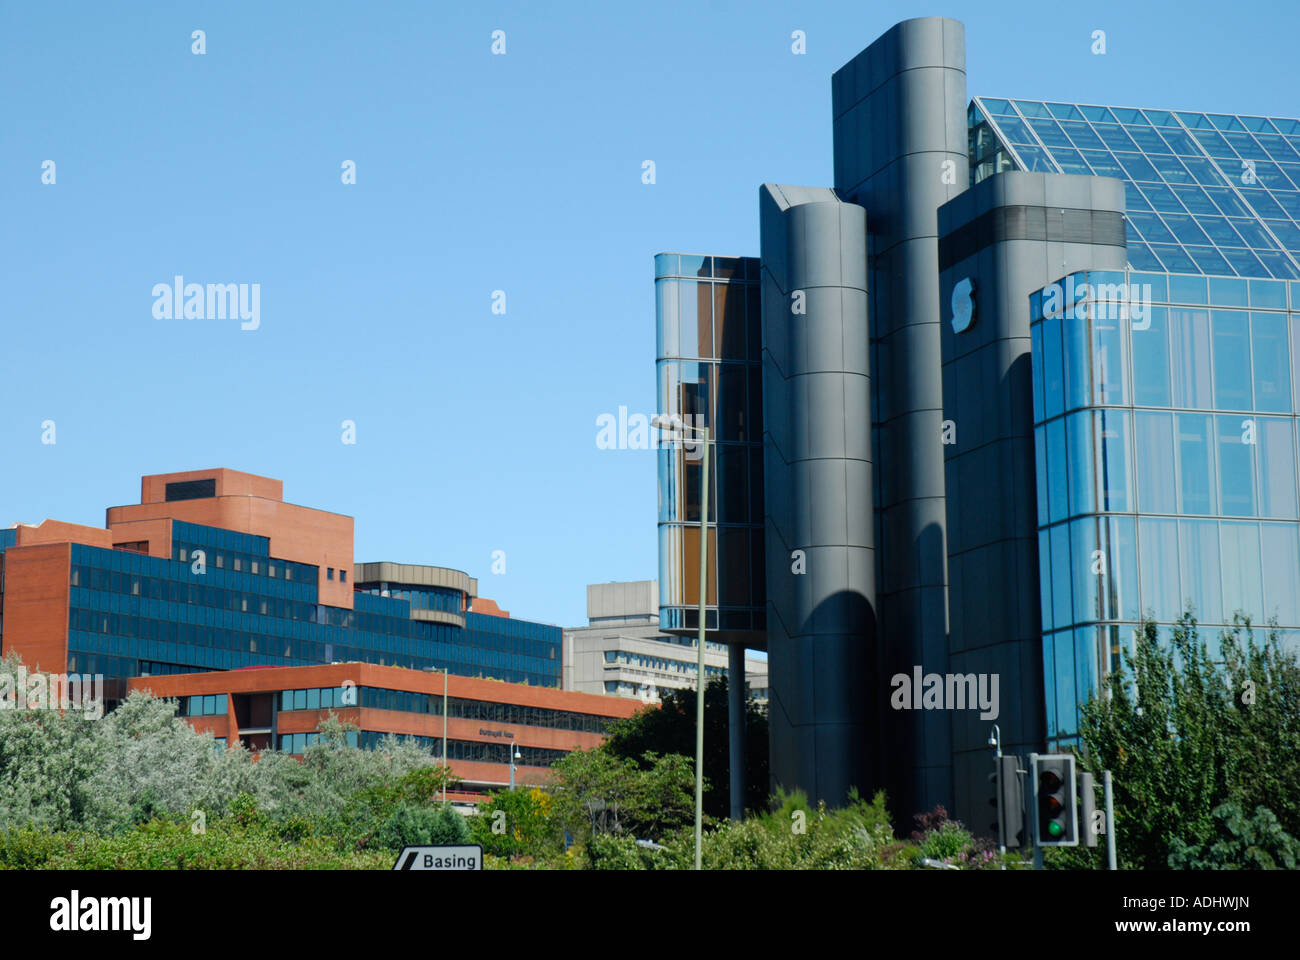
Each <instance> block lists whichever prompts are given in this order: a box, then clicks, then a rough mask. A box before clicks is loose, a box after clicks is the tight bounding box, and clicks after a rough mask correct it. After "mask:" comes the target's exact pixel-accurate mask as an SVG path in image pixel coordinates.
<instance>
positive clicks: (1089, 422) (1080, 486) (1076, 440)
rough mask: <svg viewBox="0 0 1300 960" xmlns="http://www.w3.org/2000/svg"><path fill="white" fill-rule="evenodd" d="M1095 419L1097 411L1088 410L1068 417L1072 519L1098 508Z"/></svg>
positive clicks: (1067, 436)
mask: <svg viewBox="0 0 1300 960" xmlns="http://www.w3.org/2000/svg"><path fill="white" fill-rule="evenodd" d="M1093 417H1094V412H1093V411H1091V410H1084V411H1081V412H1079V413H1072V414H1070V415H1069V416H1067V417H1066V418H1065V419H1066V438H1067V442H1068V443H1069V470H1068V473H1069V478H1070V501H1069V502H1070V506H1069V512H1070V516H1078V515H1079V514H1081V513H1093V512H1095V511H1096V509H1097V503H1096V500H1095V499H1094V496H1093V491H1094V484H1095V483H1096V482H1097V478H1096V469H1095V467H1094V465H1093V458H1092V451H1093V442H1094V440H1093Z"/></svg>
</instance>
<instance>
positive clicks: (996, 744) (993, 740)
mask: <svg viewBox="0 0 1300 960" xmlns="http://www.w3.org/2000/svg"><path fill="white" fill-rule="evenodd" d="M989 746H990V747H992V748H993V770H994V772H995V774H996V779H995V780H994V782H993V789H994V790H995V791H996V792H995V793H994V796H995V797H997V802H998V852H999V853H1000V854H1002V856H1003V857H1005V856H1006V854H1007V830H1006V822H1007V815H1006V811H1005V810H1003V809H1002V798H1003V797H1004V796H1005V795H1006V794H1005V793H1004V792H1003V790H1002V731H1001V729H999V728H998V725H997V724H996V723H995V724H993V732H992V733H990V734H989ZM1002 869H1003V870H1005V869H1006V864H1005V863H1004V864H1003V865H1002Z"/></svg>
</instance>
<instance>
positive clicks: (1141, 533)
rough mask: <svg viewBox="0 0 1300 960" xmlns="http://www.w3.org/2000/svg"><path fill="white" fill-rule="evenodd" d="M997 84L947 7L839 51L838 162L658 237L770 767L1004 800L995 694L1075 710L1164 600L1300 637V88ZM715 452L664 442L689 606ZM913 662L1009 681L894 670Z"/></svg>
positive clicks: (718, 574) (673, 365)
mask: <svg viewBox="0 0 1300 960" xmlns="http://www.w3.org/2000/svg"><path fill="white" fill-rule="evenodd" d="M966 84H967V76H966V60H965V33H964V28H963V27H962V25H961V24H960V23H958V22H956V21H954V20H950V19H946V18H923V19H918V20H909V21H905V22H903V23H900V24H898V25H896V26H895V27H893V28H892V29H890V30H889V31H887V32H886V33H885V34H884V35H883V36H881V37H880V38H879V39H878V40H876V41H875V42H874V43H872V44H871V45H870V46H869V47H867V49H865V50H864V51H863V52H862V53H860V54H859V55H858V56H856V57H854V58H853V59H852V60H851V61H850V62H849V63H847V64H846V65H845V66H844V67H842V68H841V69H840V70H838V71H836V73H835V74H834V76H833V77H832V78H831V114H832V118H833V123H832V126H833V137H834V184H833V186H832V187H827V186H800V187H792V186H785V185H776V184H764V185H762V186H760V188H759V222H760V236H759V237H758V238H756V240H757V245H758V247H759V251H760V256H759V257H758V258H745V257H709V256H699V255H686V254H673V253H665V254H660V255H657V256H656V257H655V287H656V310H657V317H656V322H657V327H658V330H659V338H658V344H657V352H656V371H657V379H658V387H659V409H660V411H662V412H663V413H665V414H668V415H678V416H685V415H687V414H690V415H693V416H695V417H696V418H697V420H696V422H697V423H698V424H699V425H701V426H703V427H707V428H708V429H709V431H710V434H711V435H712V436H713V437H715V438H716V439H717V446H718V450H717V455H716V458H715V459H714V460H713V462H714V463H716V464H718V465H719V466H718V470H717V474H716V476H717V479H716V481H715V485H714V486H713V487H712V488H711V490H710V501H709V502H710V510H709V516H708V517H707V518H706V523H707V525H708V539H707V541H706V544H707V547H708V557H709V560H708V563H709V570H708V571H706V573H707V574H708V577H707V582H708V584H709V593H708V595H707V596H706V598H705V599H706V603H707V605H708V612H707V615H706V616H707V626H708V628H709V630H710V631H711V636H714V637H716V639H718V640H719V641H720V642H724V643H728V644H730V645H731V646H732V647H733V649H734V648H736V647H738V646H747V647H751V648H756V649H764V648H765V649H767V650H768V651H769V655H770V665H771V681H770V686H771V702H770V708H769V713H770V718H771V731H772V777H773V781H774V786H777V785H779V786H784V787H800V788H803V789H805V790H807V791H808V792H809V793H810V794H815V795H816V796H818V797H820V798H824V799H826V800H827V801H828V802H832V803H835V802H840V801H841V800H842V799H843V797H844V794H845V792H846V791H847V789H848V788H849V787H850V786H856V787H858V789H859V790H860V791H861V792H863V793H864V794H869V793H870V792H871V790H872V789H875V788H878V787H884V788H885V789H886V790H887V791H888V793H889V796H890V800H891V806H892V807H893V810H894V813H895V815H896V816H897V817H898V818H899V819H900V820H901V821H903V822H906V821H907V820H908V818H910V816H911V814H912V813H914V812H917V811H921V810H926V809H929V808H931V807H933V806H934V805H935V804H939V803H942V804H944V805H945V806H946V807H947V808H948V809H949V810H955V811H956V813H957V815H958V816H960V817H962V818H963V819H966V820H967V821H968V822H970V823H972V824H973V825H975V826H976V828H977V829H980V830H983V825H982V824H981V823H980V822H979V821H980V820H981V819H982V817H983V812H984V810H985V809H986V807H985V799H986V796H987V792H986V791H987V780H986V777H987V774H988V773H989V772H991V770H992V760H991V757H992V753H991V750H990V749H989V747H988V739H989V736H990V734H991V732H992V726H993V724H994V723H995V722H996V723H997V724H998V726H999V728H1000V731H1001V743H1002V748H1003V750H1004V751H1005V752H1007V753H1015V754H1021V755H1023V754H1027V753H1029V752H1031V751H1042V750H1044V749H1056V748H1062V747H1068V746H1070V745H1073V744H1075V743H1077V741H1078V704H1079V703H1080V702H1081V701H1082V700H1084V699H1086V698H1087V697H1088V696H1089V695H1090V694H1091V693H1092V692H1093V691H1095V690H1096V689H1097V688H1098V684H1099V683H1100V682H1101V680H1102V678H1103V677H1104V676H1105V674H1106V673H1107V672H1108V671H1109V670H1111V669H1113V668H1114V666H1115V664H1116V663H1117V662H1118V657H1119V654H1120V651H1121V649H1122V648H1123V647H1124V646H1125V645H1127V644H1128V643H1130V642H1131V638H1132V635H1133V632H1134V630H1135V629H1136V628H1137V627H1138V625H1139V623H1140V622H1141V620H1142V619H1143V617H1144V616H1147V615H1151V616H1153V617H1154V619H1155V620H1156V621H1157V623H1158V625H1159V630H1160V631H1161V632H1162V634H1164V635H1167V634H1168V632H1169V631H1170V630H1171V629H1172V624H1173V622H1174V621H1175V620H1176V619H1177V618H1178V615H1179V614H1180V613H1181V612H1182V610H1183V609H1184V607H1185V605H1186V604H1187V603H1189V602H1190V603H1191V604H1192V605H1193V606H1194V608H1195V610H1196V612H1197V615H1198V618H1199V620H1200V622H1201V623H1202V625H1206V626H1209V627H1210V629H1218V628H1222V627H1223V626H1225V625H1228V624H1230V623H1231V622H1232V619H1233V614H1234V612H1235V611H1238V610H1240V611H1242V612H1244V613H1247V614H1249V615H1250V616H1251V617H1252V619H1253V621H1254V622H1256V623H1261V622H1265V621H1267V619H1268V618H1269V617H1274V616H1275V617H1277V624H1278V629H1279V631H1280V633H1281V635H1282V639H1283V640H1284V642H1294V641H1295V640H1296V639H1297V638H1298V637H1300V602H1297V600H1296V597H1297V596H1300V522H1297V518H1298V517H1300V513H1298V510H1297V507H1298V505H1297V489H1296V488H1297V484H1296V477H1297V476H1298V475H1300V465H1298V463H1297V460H1296V453H1297V449H1300V445H1298V443H1297V438H1298V437H1300V423H1298V422H1297V417H1296V414H1297V413H1300V377H1297V376H1296V373H1297V370H1298V369H1300V120H1293V119H1287V118H1279V117H1261V116H1249V115H1241V116H1239V115H1229V114H1205V113H1196V112H1187V111H1171V110H1163V109H1145V108H1142V109H1139V108H1133V107H1129V108H1122V107H1108V106H1101V105H1089V104H1070V103H1048V102H1043V101H1040V100H1027V99H1024V100H1018V99H1000V98H986V97H975V98H974V99H968V98H967V92H966ZM755 284H757V285H758V286H759V289H760V291H761V292H760V293H759V295H758V296H757V297H753V296H752V295H751V294H750V292H749V291H750V288H751V287H752V286H753V285H755ZM736 290H742V291H744V296H741V297H736V298H735V300H736V305H735V306H734V307H733V296H734V294H733V291H736ZM720 291H725V292H720ZM1067 291H1068V292H1067ZM1116 291H1119V292H1118V293H1116ZM720 297H721V299H719V298H720ZM741 301H743V305H744V309H745V314H744V318H743V321H742V320H741V318H740V317H739V315H738V314H737V313H736V310H737V309H738V308H739V304H740V302H741ZM710 308H711V309H710ZM740 328H743V329H744V330H745V331H746V333H747V338H746V340H745V341H744V342H743V343H741V342H739V341H738V340H737V339H735V338H734V337H729V336H728V335H727V332H728V331H732V330H735V329H740ZM710 329H711V330H712V333H706V331H708V330H710ZM720 330H721V331H722V332H721V333H719V331H720ZM756 338H757V339H756ZM729 368H732V369H734V370H737V371H738V370H742V369H743V370H745V371H747V372H749V371H753V370H757V371H758V375H757V378H756V379H753V378H752V377H751V379H748V380H747V381H746V388H745V392H742V391H741V390H740V389H739V386H738V382H739V379H738V376H737V375H736V374H735V373H733V374H732V376H731V378H730V380H731V384H732V386H731V387H730V388H724V387H723V383H724V380H725V379H726V378H725V374H726V372H727V370H728V369H729ZM756 397H758V398H760V400H761V402H760V403H758V404H757V405H756V404H755V398H756ZM742 409H743V410H745V411H746V413H747V415H748V416H747V418H746V419H745V420H744V421H743V426H744V432H743V434H741V433H738V432H737V424H738V422H739V421H738V420H737V418H736V413H737V412H738V411H740V410H742ZM1244 425H1248V426H1249V429H1247V426H1244ZM1265 434H1267V435H1266V436H1265ZM758 437H761V448H762V457H761V460H755V459H751V460H749V461H748V468H749V474H748V477H747V482H746V483H741V482H739V480H738V478H737V470H736V468H735V467H734V466H733V467H732V468H728V466H727V461H728V454H729V453H730V459H731V460H732V462H733V463H735V462H738V454H737V453H736V452H735V451H728V450H727V446H728V444H733V445H735V446H736V447H737V448H739V447H742V446H745V445H754V444H756V443H757V441H756V438H758ZM691 454H692V452H691V450H690V448H689V447H688V446H687V445H686V444H684V443H680V442H679V443H677V444H675V445H674V446H669V447H668V448H666V449H665V450H662V451H661V454H660V460H659V473H660V514H659V534H660V609H661V624H662V626H663V628H664V629H665V630H669V631H675V632H681V633H684V634H686V633H689V632H690V631H691V628H692V627H693V626H694V625H695V621H694V614H693V613H692V612H691V607H692V605H693V604H695V603H696V602H697V601H698V596H697V592H698V588H694V590H693V588H692V584H693V583H694V582H696V581H697V579H698V572H699V571H698V566H696V565H697V564H698V560H697V559H693V558H695V557H697V556H698V549H699V540H698V537H699V523H700V511H699V509H698V500H699V496H698V492H693V491H692V489H691V485H692V481H693V482H694V486H695V488H696V490H698V487H699V476H698V468H697V469H696V470H695V471H694V472H692V468H691ZM695 459H696V460H698V459H699V458H698V456H696V457H695ZM759 464H761V466H759ZM715 505H716V507H715ZM758 518H761V525H762V531H763V532H762V537H761V538H759V537H757V536H756V535H755V534H754V532H753V531H754V529H755V528H756V523H757V519H758ZM692 525H693V527H694V532H692ZM745 536H748V537H749V542H748V551H749V555H748V557H746V556H745V550H746V547H745V545H744V544H745ZM692 543H693V544H694V546H693V547H692ZM746 570H748V571H750V582H748V583H739V582H738V581H739V580H740V579H742V578H743V571H746ZM760 601H761V605H762V608H763V609H762V611H761V613H760V612H759V610H758V609H757V608H758V606H759V604H760ZM918 673H919V674H921V675H923V676H927V677H928V676H936V675H937V676H939V677H940V678H952V677H957V678H963V679H966V678H969V680H971V681H979V680H980V679H981V678H982V679H983V680H985V681H987V682H988V683H989V684H992V683H993V682H994V681H996V683H997V686H996V687H990V689H996V690H997V691H998V694H999V696H998V697H997V698H996V699H997V701H998V703H997V704H996V706H992V707H991V709H983V708H976V707H974V706H973V705H972V704H969V703H961V704H941V705H940V707H941V708H925V707H924V706H923V705H921V704H920V703H919V699H918V702H910V701H904V702H900V701H899V700H898V699H897V698H896V697H894V696H892V694H893V693H894V687H895V680H896V679H897V678H898V677H904V678H910V677H912V676H914V675H916V674H918Z"/></svg>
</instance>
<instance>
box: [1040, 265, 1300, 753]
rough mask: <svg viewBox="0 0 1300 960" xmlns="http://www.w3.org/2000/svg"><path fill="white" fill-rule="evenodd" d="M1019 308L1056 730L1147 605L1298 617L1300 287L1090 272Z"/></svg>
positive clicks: (1215, 621) (1049, 697)
mask: <svg viewBox="0 0 1300 960" xmlns="http://www.w3.org/2000/svg"><path fill="white" fill-rule="evenodd" d="M1085 285H1086V286H1085ZM1148 297H1149V300H1148V299H1147V298H1148ZM1030 311H1031V314H1030V315H1031V322H1032V327H1031V329H1032V350H1033V381H1034V394H1033V405H1034V442H1035V454H1036V463H1037V469H1036V476H1037V498H1036V499H1037V510H1038V543H1039V547H1038V549H1039V570H1040V584H1041V589H1040V594H1041V607H1042V624H1043V664H1044V679H1045V687H1046V703H1047V716H1048V739H1049V742H1052V743H1057V744H1059V743H1062V742H1066V743H1068V742H1070V741H1071V738H1073V737H1076V736H1077V733H1078V717H1077V704H1078V703H1079V702H1080V701H1081V700H1083V699H1085V698H1086V697H1087V696H1088V695H1089V693H1090V691H1093V690H1095V689H1096V687H1097V683H1098V679H1099V677H1100V676H1102V675H1104V673H1105V672H1106V671H1107V670H1109V669H1110V668H1111V667H1112V666H1114V665H1115V664H1116V662H1117V659H1118V656H1119V651H1120V648H1121V645H1122V644H1123V645H1126V644H1128V643H1129V642H1130V639H1131V636H1132V632H1133V629H1134V628H1135V627H1136V626H1137V625H1138V623H1139V622H1140V621H1141V619H1143V618H1144V617H1152V618H1154V619H1155V620H1156V621H1157V622H1159V623H1161V624H1163V625H1165V629H1166V630H1167V629H1168V625H1170V624H1172V623H1173V622H1175V621H1176V620H1177V619H1178V617H1179V616H1180V614H1181V613H1182V611H1183V609H1184V607H1185V606H1187V605H1188V604H1190V605H1191V606H1192V608H1193V610H1194V613H1195V616H1196V617H1197V619H1198V620H1199V621H1200V622H1201V623H1203V624H1206V625H1207V626H1209V627H1210V628H1211V629H1212V630H1213V629H1214V628H1215V627H1217V626H1218V625H1222V624H1228V623H1231V622H1232V620H1233V616H1234V614H1235V613H1237V612H1241V613H1244V614H1245V615H1247V616H1249V617H1250V618H1251V620H1252V622H1255V623H1264V622H1267V621H1269V620H1271V619H1273V618H1276V621H1277V624H1278V626H1279V628H1280V629H1281V630H1282V632H1283V635H1284V637H1286V638H1290V639H1293V638H1295V637H1296V636H1297V631H1300V522H1297V518H1298V517H1300V512H1298V509H1300V504H1298V503H1297V483H1296V478H1297V476H1298V475H1300V474H1298V473H1297V470H1298V469H1300V466H1298V464H1297V459H1296V456H1297V449H1300V447H1298V441H1300V435H1298V434H1297V427H1298V426H1300V420H1297V416H1296V414H1297V412H1300V379H1298V378H1297V377H1296V376H1295V371H1296V368H1297V364H1298V362H1300V327H1297V324H1300V284H1295V283H1292V284H1288V283H1284V282H1281V281H1276V280H1246V279H1242V278H1225V277H1205V276H1201V275H1175V274H1165V273H1154V274H1153V273H1142V272H1138V271H1133V270H1130V271H1127V272H1126V273H1119V272H1116V273H1102V272H1090V273H1080V274H1075V275H1072V276H1070V277H1067V278H1064V279H1063V280H1062V281H1060V283H1058V284H1053V285H1052V287H1049V288H1047V289H1046V290H1044V291H1042V292H1039V293H1036V294H1034V295H1033V296H1032V297H1031V298H1030Z"/></svg>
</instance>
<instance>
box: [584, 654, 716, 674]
mask: <svg viewBox="0 0 1300 960" xmlns="http://www.w3.org/2000/svg"><path fill="white" fill-rule="evenodd" d="M605 662H606V663H625V664H628V665H629V666H634V667H642V668H645V669H647V670H661V671H663V672H665V673H689V674H691V675H692V676H694V675H695V674H696V673H697V672H698V670H699V665H698V664H696V663H688V662H687V661H685V660H669V659H666V658H664V657H647V656H645V655H643V654H640V653H629V652H628V651H626V650H606V651H605ZM726 672H727V671H726V670H725V669H723V668H721V667H711V666H709V665H708V664H705V667H704V675H705V676H706V677H714V676H720V675H723V674H725V673H726Z"/></svg>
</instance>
